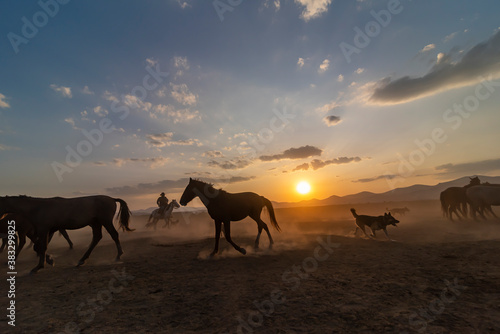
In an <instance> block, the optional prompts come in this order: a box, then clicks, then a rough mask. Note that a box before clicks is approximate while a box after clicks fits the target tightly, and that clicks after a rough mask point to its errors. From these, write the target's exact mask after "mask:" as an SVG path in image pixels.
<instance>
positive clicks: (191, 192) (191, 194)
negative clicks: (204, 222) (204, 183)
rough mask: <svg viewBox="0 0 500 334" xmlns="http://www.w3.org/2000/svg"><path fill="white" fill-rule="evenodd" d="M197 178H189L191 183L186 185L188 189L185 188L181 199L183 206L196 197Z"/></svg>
mask: <svg viewBox="0 0 500 334" xmlns="http://www.w3.org/2000/svg"><path fill="white" fill-rule="evenodd" d="M196 182H197V181H196V180H193V179H192V178H189V183H188V185H187V186H186V189H184V192H183V193H182V196H181V200H180V201H179V202H180V204H181V205H182V206H186V205H187V204H188V203H189V202H191V201H192V200H193V198H195V197H196V192H195V189H196Z"/></svg>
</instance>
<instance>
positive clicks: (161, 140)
mask: <svg viewBox="0 0 500 334" xmlns="http://www.w3.org/2000/svg"><path fill="white" fill-rule="evenodd" d="M173 135H174V134H173V133H172V132H165V133H156V134H147V135H146V138H147V139H148V140H147V143H148V144H149V145H151V146H154V147H157V148H160V147H165V146H203V144H202V143H201V142H200V141H199V140H198V139H181V140H172V137H173Z"/></svg>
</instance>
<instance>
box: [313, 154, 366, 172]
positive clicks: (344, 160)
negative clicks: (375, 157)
mask: <svg viewBox="0 0 500 334" xmlns="http://www.w3.org/2000/svg"><path fill="white" fill-rule="evenodd" d="M359 161H361V158H360V157H351V158H348V157H340V158H335V159H331V160H319V159H314V160H313V161H311V167H312V169H313V170H317V169H320V168H323V167H326V166H328V165H342V164H348V163H351V162H359Z"/></svg>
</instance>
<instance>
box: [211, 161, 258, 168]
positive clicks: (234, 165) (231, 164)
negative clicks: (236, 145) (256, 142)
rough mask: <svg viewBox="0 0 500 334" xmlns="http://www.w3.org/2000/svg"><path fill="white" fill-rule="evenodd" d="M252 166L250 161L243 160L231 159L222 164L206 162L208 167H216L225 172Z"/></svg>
mask: <svg viewBox="0 0 500 334" xmlns="http://www.w3.org/2000/svg"><path fill="white" fill-rule="evenodd" d="M251 164H252V162H251V161H249V160H245V159H232V160H226V161H223V162H219V161H215V160H211V161H210V162H208V164H207V165H208V166H210V167H218V168H222V169H226V170H228V169H229V170H234V169H242V168H245V167H248V166H250V165H251Z"/></svg>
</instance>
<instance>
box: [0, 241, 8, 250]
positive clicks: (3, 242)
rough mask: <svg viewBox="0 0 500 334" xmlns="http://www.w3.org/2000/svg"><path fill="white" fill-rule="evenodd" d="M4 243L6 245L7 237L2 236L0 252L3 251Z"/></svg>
mask: <svg viewBox="0 0 500 334" xmlns="http://www.w3.org/2000/svg"><path fill="white" fill-rule="evenodd" d="M5 245H7V238H2V247H0V253H1V252H3V250H4V248H5Z"/></svg>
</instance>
